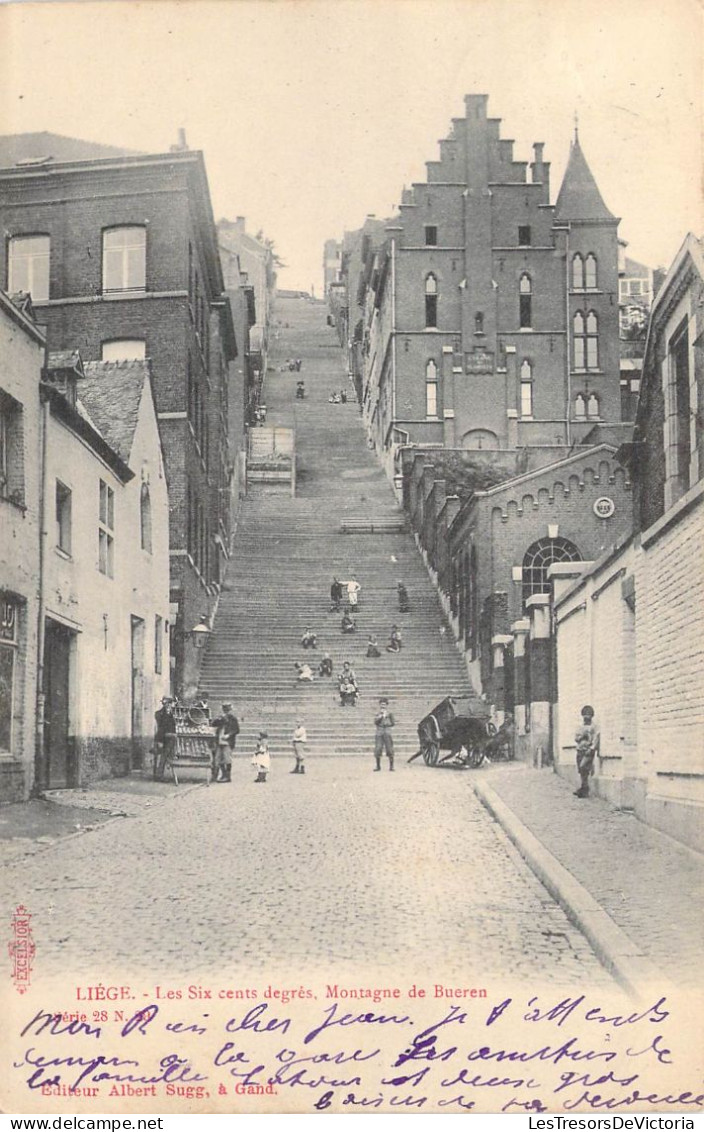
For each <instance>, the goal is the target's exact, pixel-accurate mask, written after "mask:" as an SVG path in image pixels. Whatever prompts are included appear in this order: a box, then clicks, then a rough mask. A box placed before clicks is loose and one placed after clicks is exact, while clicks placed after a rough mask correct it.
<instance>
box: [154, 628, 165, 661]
mask: <svg viewBox="0 0 704 1132" xmlns="http://www.w3.org/2000/svg"><path fill="white" fill-rule="evenodd" d="M162 626H163V621H162V618H161V617H160V616H159V614H158V613H157V615H156V617H155V618H154V671H155V672H156V673H157V675H158V674H159V673H161V670H162V653H163V643H164V632H163V628H162Z"/></svg>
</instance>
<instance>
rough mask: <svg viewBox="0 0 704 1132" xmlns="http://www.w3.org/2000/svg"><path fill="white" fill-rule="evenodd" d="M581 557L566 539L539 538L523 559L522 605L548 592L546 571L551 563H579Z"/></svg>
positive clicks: (572, 544)
mask: <svg viewBox="0 0 704 1132" xmlns="http://www.w3.org/2000/svg"><path fill="white" fill-rule="evenodd" d="M581 560H582V556H581V554H580V552H579V550H578V549H577V547H576V546H575V545H574V543H573V542H570V541H569V539H566V538H541V539H538V541H537V542H534V543H533V545H532V546H529V547H528V550H527V551H526V553H525V557H524V559H523V604H524V606H525V604H526V602H527V600H528V598H529V597H533V595H534V594H546V593H549V592H550V583H549V581H548V569H549V568H550V566H552V564H553V562H581Z"/></svg>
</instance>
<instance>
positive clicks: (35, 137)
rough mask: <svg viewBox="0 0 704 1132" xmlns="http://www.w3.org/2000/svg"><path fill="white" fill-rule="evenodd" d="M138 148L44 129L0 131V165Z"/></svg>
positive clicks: (124, 153)
mask: <svg viewBox="0 0 704 1132" xmlns="http://www.w3.org/2000/svg"><path fill="white" fill-rule="evenodd" d="M138 154H139V150H136V149H122V148H121V147H118V146H114V145H100V144H99V143H98V142H90V141H83V140H82V139H81V138H66V137H63V136H62V135H61V134H51V133H48V132H47V131H46V130H45V131H42V132H41V133H36V134H4V135H0V169H11V168H12V167H13V166H16V165H18V164H20V165H23V164H25V163H27V164H28V165H31V164H35V163H36V164H37V165H39V164H44V163H45V162H46V163H50V162H61V161H94V160H99V159H100V158H110V157H113V158H114V157H136V156H138Z"/></svg>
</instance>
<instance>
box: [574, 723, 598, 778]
mask: <svg viewBox="0 0 704 1132" xmlns="http://www.w3.org/2000/svg"><path fill="white" fill-rule="evenodd" d="M574 741H575V743H576V745H577V773H578V774H579V781H580V786H579V789H578V790H575V792H574V795H575V798H588V797H589V779H590V778H591V776H592V775H593V774H594V760H595V758H596V756H597V755H598V754H599V742H600V735H599V728H598V727H597V726H596V724H595V723H594V708H593V707H592V706H591V704H585V705H584V707H583V708H582V722H581V724H580V726H579V727H578V728H577V730H576V732H575V736H574Z"/></svg>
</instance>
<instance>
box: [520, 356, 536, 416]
mask: <svg viewBox="0 0 704 1132" xmlns="http://www.w3.org/2000/svg"><path fill="white" fill-rule="evenodd" d="M521 416H522V417H532V416H533V367H532V365H531V363H530V362H529V361H528V358H524V359H523V361H522V362H521Z"/></svg>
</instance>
